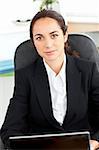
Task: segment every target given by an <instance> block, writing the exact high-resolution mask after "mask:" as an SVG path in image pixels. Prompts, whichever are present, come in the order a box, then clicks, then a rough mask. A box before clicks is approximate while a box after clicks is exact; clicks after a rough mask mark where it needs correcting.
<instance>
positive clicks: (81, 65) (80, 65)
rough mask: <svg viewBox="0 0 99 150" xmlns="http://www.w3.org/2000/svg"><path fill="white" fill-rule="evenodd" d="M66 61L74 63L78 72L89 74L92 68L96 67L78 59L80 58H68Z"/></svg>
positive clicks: (93, 63) (87, 61) (90, 62)
mask: <svg viewBox="0 0 99 150" xmlns="http://www.w3.org/2000/svg"><path fill="white" fill-rule="evenodd" d="M68 59H69V60H70V61H72V63H74V65H75V66H76V68H77V69H78V70H79V71H81V72H82V71H84V72H90V71H92V69H93V67H96V64H95V62H92V61H89V60H86V59H83V58H80V57H74V56H68Z"/></svg>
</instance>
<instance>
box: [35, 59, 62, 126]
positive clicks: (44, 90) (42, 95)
mask: <svg viewBox="0 0 99 150" xmlns="http://www.w3.org/2000/svg"><path fill="white" fill-rule="evenodd" d="M34 78H35V81H34V82H35V88H36V93H37V96H38V100H39V104H40V106H41V109H42V111H43V114H44V115H45V117H46V119H47V120H48V121H49V123H51V125H53V126H55V127H57V128H61V127H60V126H59V123H58V122H57V121H56V120H55V118H54V117H53V110H52V102H51V93H50V87H49V81H48V76H47V72H46V69H45V66H44V63H43V61H42V59H39V60H38V62H37V66H36V69H35V77H34Z"/></svg>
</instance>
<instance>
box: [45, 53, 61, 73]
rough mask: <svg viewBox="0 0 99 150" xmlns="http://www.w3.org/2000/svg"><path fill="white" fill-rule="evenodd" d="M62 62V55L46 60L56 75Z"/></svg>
mask: <svg viewBox="0 0 99 150" xmlns="http://www.w3.org/2000/svg"><path fill="white" fill-rule="evenodd" d="M63 62H64V55H63V56H62V57H59V58H58V59H57V60H53V61H52V60H51V61H49V62H46V63H47V64H48V65H49V66H50V68H51V69H52V70H53V71H54V72H55V73H56V75H57V74H58V73H59V72H60V70H61V68H62V65H63Z"/></svg>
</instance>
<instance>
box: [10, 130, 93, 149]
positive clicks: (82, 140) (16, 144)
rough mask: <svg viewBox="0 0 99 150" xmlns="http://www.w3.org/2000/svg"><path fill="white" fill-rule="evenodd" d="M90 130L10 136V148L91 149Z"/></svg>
mask: <svg viewBox="0 0 99 150" xmlns="http://www.w3.org/2000/svg"><path fill="white" fill-rule="evenodd" d="M89 139H90V135H89V132H75V133H62V134H46V135H36V136H34V135H33V136H16V137H10V138H9V141H10V149H24V150H25V149H26V150H29V149H32V150H56V149H57V150H90V144H89Z"/></svg>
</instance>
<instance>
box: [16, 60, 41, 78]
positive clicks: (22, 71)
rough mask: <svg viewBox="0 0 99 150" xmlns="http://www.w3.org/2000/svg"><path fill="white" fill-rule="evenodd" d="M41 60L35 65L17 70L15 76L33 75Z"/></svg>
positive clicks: (34, 63) (35, 62)
mask: <svg viewBox="0 0 99 150" xmlns="http://www.w3.org/2000/svg"><path fill="white" fill-rule="evenodd" d="M40 60H41V58H37V59H36V60H35V61H34V62H33V63H31V64H29V65H28V66H26V67H24V68H21V69H18V70H15V76H16V75H21V74H22V76H23V77H25V76H30V75H33V74H34V72H35V70H36V68H37V66H38V63H40Z"/></svg>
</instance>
